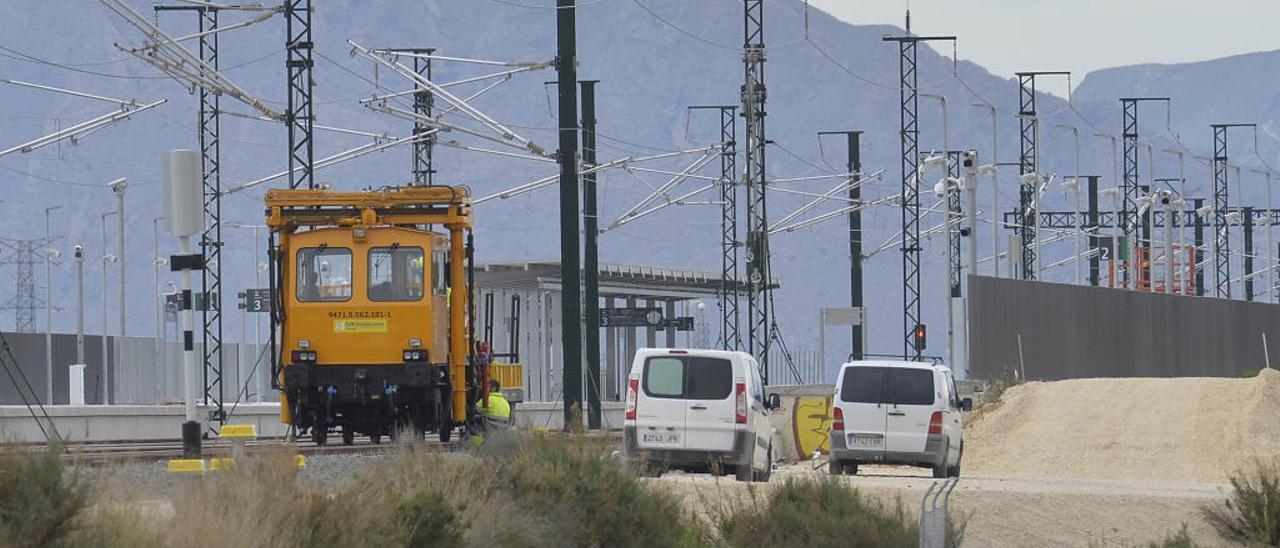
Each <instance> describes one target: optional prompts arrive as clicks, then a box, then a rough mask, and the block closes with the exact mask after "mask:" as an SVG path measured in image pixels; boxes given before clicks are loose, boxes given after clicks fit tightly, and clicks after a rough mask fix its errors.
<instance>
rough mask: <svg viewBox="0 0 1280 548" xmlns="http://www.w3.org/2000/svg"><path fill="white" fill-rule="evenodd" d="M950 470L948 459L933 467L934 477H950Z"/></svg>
mask: <svg viewBox="0 0 1280 548" xmlns="http://www.w3.org/2000/svg"><path fill="white" fill-rule="evenodd" d="M950 471H951V467H950V466H947V463H946V461H943V463H942V464H939V465H937V466H934V467H933V477H935V478H937V479H943V478H947V477H950V476H951V474H950Z"/></svg>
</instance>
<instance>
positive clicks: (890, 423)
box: [885, 367, 940, 453]
mask: <svg viewBox="0 0 1280 548" xmlns="http://www.w3.org/2000/svg"><path fill="white" fill-rule="evenodd" d="M933 373H934V372H933V370H932V369H924V368H915V367H894V368H890V369H889V377H888V380H889V383H888V386H889V389H888V391H887V392H886V394H887V396H888V398H887V399H888V405H887V406H886V407H887V410H888V412H887V413H886V415H887V416H888V420H887V422H886V424H887V426H886V428H885V450H886V451H889V452H891V453H893V452H900V453H919V452H922V451H924V447H925V442H926V441H927V440H928V439H929V419H930V418H932V416H933V412H934V411H936V410H938V409H937V408H936V406H935V405H934V401H935V399H936V398H937V396H938V394H937V393H938V392H939V391H940V388H939V387H937V386H935V383H934V375H933Z"/></svg>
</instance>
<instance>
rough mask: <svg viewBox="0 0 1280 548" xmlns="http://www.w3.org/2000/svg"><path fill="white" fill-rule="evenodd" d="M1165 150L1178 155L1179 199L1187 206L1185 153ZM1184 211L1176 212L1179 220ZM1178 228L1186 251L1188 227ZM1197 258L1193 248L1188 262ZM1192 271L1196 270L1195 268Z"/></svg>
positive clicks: (1181, 246) (1169, 149)
mask: <svg viewBox="0 0 1280 548" xmlns="http://www.w3.org/2000/svg"><path fill="white" fill-rule="evenodd" d="M1164 152H1166V153H1168V154H1172V155H1174V156H1177V157H1178V199H1179V200H1180V201H1181V202H1182V204H1183V205H1184V206H1185V205H1186V200H1187V174H1186V166H1185V165H1184V164H1183V153H1182V151H1181V150H1176V149H1171V148H1166V149H1164ZM1182 211H1183V208H1181V207H1179V208H1178V210H1177V212H1176V216H1175V218H1176V219H1177V220H1179V221H1181V220H1182ZM1177 229H1178V231H1177V234H1176V236H1175V238H1176V239H1177V241H1178V249H1181V250H1183V251H1185V250H1186V248H1187V236H1186V232H1187V231H1186V227H1185V226H1184V225H1179V226H1178V227H1177ZM1195 260H1196V254H1195V251H1194V250H1193V251H1192V252H1191V254H1190V256H1189V257H1188V258H1187V262H1188V263H1191V264H1194V263H1195ZM1192 272H1194V270H1193V271H1192ZM1182 285H1183V286H1184V287H1185V286H1186V285H1187V282H1186V281H1185V280H1184V281H1183V283H1182ZM1183 293H1186V291H1183Z"/></svg>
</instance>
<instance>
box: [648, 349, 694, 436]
mask: <svg viewBox="0 0 1280 548" xmlns="http://www.w3.org/2000/svg"><path fill="white" fill-rule="evenodd" d="M684 377H685V363H684V359H683V357H681V356H650V357H648V358H646V359H645V362H644V365H643V367H642V368H641V373H640V393H639V394H638V395H637V397H636V443H637V444H638V445H639V446H640V448H642V449H684V443H685V432H684V429H685V428H684V423H685V420H684V416H685V407H686V406H687V405H688V403H687V402H686V401H685V400H684Z"/></svg>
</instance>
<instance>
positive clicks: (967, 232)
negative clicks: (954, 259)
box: [960, 226, 969, 238]
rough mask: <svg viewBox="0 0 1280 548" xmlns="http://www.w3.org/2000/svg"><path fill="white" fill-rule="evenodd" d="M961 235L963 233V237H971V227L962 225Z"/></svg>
mask: <svg viewBox="0 0 1280 548" xmlns="http://www.w3.org/2000/svg"><path fill="white" fill-rule="evenodd" d="M960 235H961V236H963V237H965V238H968V237H969V227H967V226H964V227H960Z"/></svg>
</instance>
